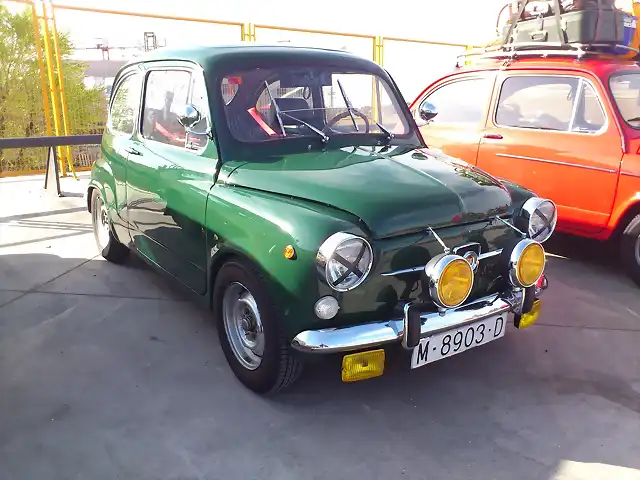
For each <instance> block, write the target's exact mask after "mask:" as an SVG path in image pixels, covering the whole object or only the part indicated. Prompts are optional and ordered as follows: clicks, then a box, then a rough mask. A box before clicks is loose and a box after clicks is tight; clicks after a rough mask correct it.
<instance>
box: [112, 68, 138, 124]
mask: <svg viewBox="0 0 640 480" xmlns="http://www.w3.org/2000/svg"><path fill="white" fill-rule="evenodd" d="M139 105H140V75H139V74H135V73H134V74H132V75H129V76H128V77H126V78H125V79H124V80H123V81H122V82H120V85H118V87H117V90H116V92H115V94H114V97H113V101H112V102H111V110H110V112H109V129H110V130H112V131H114V132H117V133H124V134H128V135H131V134H132V133H133V130H134V128H135V123H136V116H137V114H138V107H139Z"/></svg>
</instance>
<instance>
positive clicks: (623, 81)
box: [609, 72, 640, 129]
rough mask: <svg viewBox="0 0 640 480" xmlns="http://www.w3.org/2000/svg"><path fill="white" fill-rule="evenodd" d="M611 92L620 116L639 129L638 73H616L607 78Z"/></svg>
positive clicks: (639, 87) (639, 88) (639, 90)
mask: <svg viewBox="0 0 640 480" xmlns="http://www.w3.org/2000/svg"><path fill="white" fill-rule="evenodd" d="M609 86H610V87H611V93H612V94H613V98H614V100H615V101H616V105H617V106H618V109H619V110H620V114H621V115H622V118H624V120H625V122H627V123H628V124H629V125H630V126H631V127H633V128H638V129H640V73H635V72H633V73H631V72H630V73H617V74H614V75H613V76H612V77H611V79H610V80H609Z"/></svg>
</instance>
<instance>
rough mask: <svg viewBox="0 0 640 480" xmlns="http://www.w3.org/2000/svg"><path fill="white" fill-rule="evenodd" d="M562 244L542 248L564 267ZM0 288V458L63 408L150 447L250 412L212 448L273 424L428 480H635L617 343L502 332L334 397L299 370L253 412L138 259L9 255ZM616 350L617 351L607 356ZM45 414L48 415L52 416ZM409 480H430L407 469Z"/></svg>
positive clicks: (633, 419) (189, 304)
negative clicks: (581, 477) (175, 416)
mask: <svg viewBox="0 0 640 480" xmlns="http://www.w3.org/2000/svg"><path fill="white" fill-rule="evenodd" d="M568 242H569V243H571V242H572V239H569V240H568ZM562 245H563V244H562V242H560V247H557V246H553V247H551V248H550V247H549V246H547V248H548V250H549V251H551V252H554V253H555V252H565V251H564V250H562V249H561V248H562ZM565 246H566V245H565ZM565 253H570V254H571V256H570V257H569V260H570V262H573V261H574V259H575V258H576V256H575V255H576V253H577V249H576V248H575V246H571V245H568V246H567V250H566V252H565ZM578 253H579V255H583V254H584V255H585V257H584V260H583V259H582V257H581V260H580V261H579V262H578V261H576V263H577V265H578V266H577V267H575V268H588V269H591V270H595V271H596V276H604V277H607V278H609V277H612V276H613V275H620V273H616V272H615V270H614V271H610V269H609V266H608V265H607V264H604V265H600V264H599V263H598V262H594V263H588V264H587V266H586V267H583V263H582V262H585V261H587V260H588V259H589V258H591V257H592V256H593V253H590V252H589V251H588V250H585V251H584V252H581V253H580V252H578ZM557 255H561V254H560V253H558V254H557ZM598 255H599V254H598ZM564 256H566V255H564ZM33 257H35V258H33ZM20 265H25V266H27V265H28V266H29V268H41V269H44V270H46V271H47V272H51V278H52V279H53V280H52V281H50V282H45V283H44V284H39V285H37V286H36V287H34V288H32V289H30V290H27V291H14V290H11V276H12V275H14V274H16V272H17V271H19V269H20ZM562 265H564V264H562ZM26 270H28V269H26ZM26 270H25V271H24V272H22V273H21V275H28V271H26ZM570 276H571V275H570ZM625 281H626V280H625ZM623 283H624V282H623ZM3 288H4V289H5V290H0V392H4V393H2V394H0V397H1V399H2V403H3V404H4V405H5V406H6V407H7V408H6V409H3V411H4V412H5V413H4V414H1V413H0V424H3V425H5V427H4V428H3V432H2V433H0V445H2V444H3V443H7V442H10V440H11V437H12V436H19V435H23V434H24V430H25V428H26V429H27V430H28V429H29V428H31V427H30V425H32V424H33V423H34V422H36V423H37V422H39V421H41V420H38V419H43V418H46V419H47V421H49V422H50V420H49V417H50V416H51V415H53V416H54V417H56V416H65V415H69V413H65V412H67V410H71V409H73V411H76V410H80V411H83V410H84V411H86V412H89V413H88V415H89V418H91V419H93V418H95V420H88V421H89V427H86V428H90V426H91V425H93V423H92V422H95V423H96V428H106V429H107V430H108V429H109V428H110V427H108V426H107V427H105V426H104V425H108V424H109V422H111V421H117V422H120V423H122V422H125V423H126V422H129V421H131V422H137V424H138V425H139V427H140V428H143V429H144V428H148V433H150V432H154V433H153V435H159V436H162V432H163V430H162V428H165V427H166V428H167V429H169V428H173V429H174V433H175V429H181V428H186V427H185V426H188V425H192V426H193V425H194V422H198V421H199V419H200V418H201V417H206V418H209V417H210V416H211V415H214V416H215V415H218V416H225V415H229V416H230V417H232V418H236V419H238V418H244V416H245V415H246V412H247V411H251V412H253V414H252V415H253V416H255V415H257V416H258V417H259V419H258V420H256V418H254V419H253V420H252V421H251V422H249V421H246V422H245V421H244V420H235V421H234V422H231V423H230V424H228V425H226V424H222V425H220V424H216V425H217V427H216V428H217V430H216V431H215V432H209V433H206V435H217V436H220V435H223V436H224V435H225V434H230V433H229V432H232V431H233V432H236V433H235V434H237V432H238V431H241V432H242V431H244V430H247V432H249V431H251V432H252V433H251V435H253V436H254V438H255V436H256V435H257V438H258V439H260V438H262V436H263V435H265V434H266V433H265V432H263V431H262V429H263V428H266V425H267V424H268V425H272V426H273V425H276V426H278V428H279V429H282V432H281V433H279V434H278V438H279V439H280V440H279V441H280V442H281V443H283V444H284V445H289V444H290V443H291V445H294V444H295V443H296V442H299V441H301V440H300V439H301V438H304V437H305V436H306V437H308V438H317V439H323V440H322V441H320V440H318V442H312V444H313V449H314V455H320V456H323V455H325V456H333V457H334V458H336V461H338V462H345V461H347V460H346V458H342V457H341V455H346V456H347V457H348V456H349V455H351V454H352V453H354V452H355V454H356V455H365V456H366V452H367V451H372V452H373V451H375V452H385V451H386V452H392V453H386V454H385V455H392V456H400V457H405V458H413V459H416V458H424V457H423V456H424V455H425V454H424V452H425V451H426V452H431V453H429V456H430V460H429V462H431V463H430V470H431V471H432V472H435V473H434V478H442V476H443V475H445V473H446V474H447V475H448V477H450V478H453V477H455V478H471V477H473V476H475V477H476V478H513V472H514V471H518V470H519V469H523V468H524V469H525V470H524V471H525V472H526V473H523V475H522V476H521V477H520V478H553V477H552V476H551V473H552V472H555V471H556V470H557V469H558V468H559V465H560V464H561V463H562V462H563V461H565V460H571V461H577V462H594V461H597V462H598V463H605V464H611V465H617V466H621V467H630V468H640V465H639V464H638V461H639V459H638V458H637V457H636V456H635V455H633V454H632V453H631V452H633V451H634V450H633V449H634V448H637V447H639V446H640V445H638V438H637V430H636V428H637V426H638V420H637V419H638V416H639V415H640V403H639V401H638V398H639V397H640V390H639V389H640V384H638V383H637V381H640V375H638V377H637V378H636V383H634V380H633V378H634V377H633V369H634V368H635V367H634V366H633V365H634V364H633V363H632V362H633V360H634V359H635V362H636V363H635V365H637V362H638V353H637V349H635V350H633V352H631V349H630V345H631V344H630V343H629V342H631V341H632V340H633V339H629V338H628V336H629V334H628V333H625V332H612V335H615V333H620V338H619V337H617V336H612V337H611V338H607V339H605V341H604V342H603V339H602V338H599V339H597V340H598V341H595V340H594V339H592V338H591V337H590V336H589V335H588V334H585V333H584V332H574V333H572V329H569V328H566V329H557V330H553V329H551V328H546V327H544V326H541V327H533V328H531V329H528V330H525V331H516V330H515V329H514V328H512V327H511V328H510V329H509V331H508V332H507V335H506V337H505V339H503V340H500V341H497V342H493V343H490V344H488V345H486V346H483V347H482V348H478V349H474V350H471V351H469V352H465V353H464V354H462V355H458V356H455V357H452V358H449V359H446V360H444V361H440V362H436V363H434V364H431V365H428V366H427V367H425V368H421V369H417V370H414V371H409V370H408V369H407V362H406V361H405V360H406V358H404V357H403V356H402V355H397V356H395V355H393V356H391V357H390V365H389V366H388V368H387V371H386V372H385V375H383V376H382V377H380V378H376V379H372V380H368V381H364V382H358V383H353V384H344V383H342V382H341V380H340V363H339V358H338V359H335V358H334V359H331V360H330V361H328V362H321V363H317V364H316V363H314V364H311V365H308V366H307V368H306V370H305V372H304V374H303V377H302V378H301V379H300V381H299V382H298V383H297V384H295V385H294V386H293V387H291V389H290V390H287V391H285V392H282V393H281V394H280V395H277V396H273V397H268V398H263V397H258V396H256V395H254V394H252V393H251V392H248V391H247V390H246V389H245V388H244V387H243V386H242V385H241V384H240V383H239V382H238V381H237V380H236V379H235V377H233V375H232V374H231V372H230V369H229V368H228V366H227V364H226V362H225V359H224V356H223V354H222V352H221V349H220V346H219V344H218V339H217V332H216V329H215V327H214V326H213V325H212V322H211V315H210V313H209V312H208V311H207V310H206V309H205V308H204V307H202V306H198V305H197V304H195V303H194V302H193V301H192V300H193V299H192V297H191V295H189V294H187V293H185V292H183V291H182V290H181V289H179V288H176V285H175V284H174V283H173V282H172V281H171V280H169V279H165V278H164V277H161V276H160V275H159V274H157V273H155V272H153V271H152V270H151V269H150V268H149V267H147V266H146V265H145V264H144V263H143V262H142V261H141V260H139V259H137V258H135V257H132V258H130V259H129V260H128V261H127V262H126V263H125V265H122V266H119V265H112V264H109V263H107V262H105V261H103V260H101V259H97V258H95V259H89V260H87V259H82V258H61V257H59V256H57V255H46V254H30V255H29V254H27V255H4V256H0V289H3ZM635 335H638V333H637V332H636V333H635ZM625 336H626V337H627V338H625ZM612 342H620V343H619V344H617V345H616V346H615V348H610V346H607V344H610V343H612ZM625 342H627V343H625ZM63 352H64V353H63ZM586 352H588V357H585V355H586ZM12 366H13V367H12ZM151 366H153V367H155V369H152V367H151ZM116 397H117V401H118V403H119V404H121V405H123V407H121V408H120V409H119V410H118V411H117V412H116V413H117V418H116V420H114V417H112V416H113V415H116V414H115V413H114V412H113V407H107V408H105V407H106V405H107V404H109V402H112V401H114V398H116ZM98 398H100V400H96V399H98ZM47 399H49V400H51V399H57V401H53V400H52V401H51V405H49V406H47V405H48V404H47ZM169 399H170V402H177V403H175V405H172V408H173V409H176V410H179V411H180V413H179V419H180V422H181V423H173V421H172V420H171V419H170V418H169V417H166V409H167V408H170V407H169V406H168V404H167V402H168V401H169ZM57 403H61V405H66V406H67V407H66V409H65V410H64V411H63V410H60V408H62V407H59V405H57ZM69 405H71V407H69ZM125 406H126V407H125ZM47 408H49V409H50V410H51V413H47V412H46V411H43V410H42V409H44V410H46V409H47ZM93 409H95V411H93ZM127 409H128V410H127ZM92 411H93V413H91V412H92ZM171 411H173V410H171ZM9 412H10V413H9ZM154 416H156V417H155V418H154ZM141 417H142V418H144V419H145V420H144V421H145V422H148V423H144V422H142V423H141V420H140V418H141ZM176 421H177V420H176ZM245 423H246V424H245ZM61 425H62V423H61ZM158 425H161V426H162V427H159V426H158ZM611 425H617V427H616V430H615V431H611V430H610V426H611ZM294 426H295V428H294ZM48 428H49V429H51V428H54V427H51V426H50V427H48ZM58 428H62V427H58ZM158 429H160V430H158ZM238 429H239V430H238ZM256 431H257V433H256ZM225 432H226V433H225ZM603 432H606V433H603ZM634 432H635V433H634ZM32 433H33V434H34V435H35V432H32ZM185 434H186V431H185ZM200 434H202V432H200ZM283 435H284V436H283ZM585 439H590V440H585ZM36 440H37V438H34V440H33V441H34V442H35V441H36ZM263 440H264V441H265V442H266V441H267V440H266V437H265V438H264V439H263ZM87 441H90V440H89V439H87ZM254 441H257V440H254ZM45 442H46V440H45ZM202 442H203V443H204V444H206V443H207V439H202ZM634 442H635V443H634ZM622 444H625V447H621V445H622ZM359 445H360V446H359ZM338 447H340V449H341V450H340V452H351V453H349V454H348V455H347V453H338V452H337V451H336V450H335V449H336V448H338ZM158 448H160V446H158ZM162 448H164V447H162ZM284 448H287V447H286V446H285V447H284ZM291 448H293V447H291ZM5 453H6V452H5ZM3 457H5V455H3V454H2V448H1V447H0V459H1V458H3ZM400 457H398V458H400ZM394 458H395V457H394ZM378 460H379V459H378ZM425 461H426V460H425ZM440 462H445V463H447V462H448V463H447V465H442V464H441V463H440ZM418 463H419V462H418ZM472 465H473V468H472ZM15 468H16V469H19V468H20V467H15ZM403 468H405V467H403ZM15 471H16V472H18V470H15ZM405 473H406V474H407V477H406V478H424V477H421V476H420V475H423V474H424V471H422V470H420V469H419V467H418V465H417V464H416V462H408V463H407V466H406V472H405V471H403V472H402V475H404V474H405ZM25 478H26V477H25ZM403 478H405V477H403Z"/></svg>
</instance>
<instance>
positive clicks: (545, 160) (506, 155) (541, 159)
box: [496, 153, 617, 173]
mask: <svg viewBox="0 0 640 480" xmlns="http://www.w3.org/2000/svg"><path fill="white" fill-rule="evenodd" d="M496 156H498V157H505V158H517V159H519V160H531V161H532V162H542V163H552V164H554V165H564V166H566V167H576V168H584V169H586V170H595V171H597V172H606V173H615V172H617V170H615V169H610V168H601V167H591V166H588V165H578V164H577V163H569V162H558V161H557V160H547V159H544V158H535V157H523V156H522V155H511V154H508V153H496Z"/></svg>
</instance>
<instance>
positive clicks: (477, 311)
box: [291, 291, 523, 353]
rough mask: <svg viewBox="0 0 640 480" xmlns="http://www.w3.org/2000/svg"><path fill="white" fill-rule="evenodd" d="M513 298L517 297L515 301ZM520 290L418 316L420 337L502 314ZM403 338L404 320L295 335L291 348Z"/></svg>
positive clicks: (348, 346)
mask: <svg viewBox="0 0 640 480" xmlns="http://www.w3.org/2000/svg"><path fill="white" fill-rule="evenodd" d="M516 297H517V298H516ZM522 298H523V295H522V291H518V292H511V296H510V297H509V298H504V299H503V298H500V297H499V295H489V296H487V297H484V298H481V299H479V300H476V301H474V302H472V303H469V304H467V305H462V306H460V307H458V308H454V309H450V310H446V311H445V313H444V314H440V313H438V312H434V313H425V314H423V315H421V317H420V318H421V319H422V327H421V328H420V338H424V337H428V336H430V335H434V334H436V333H439V332H443V331H446V330H450V329H452V328H457V327H460V326H463V325H466V324H469V323H473V322H477V321H479V320H482V319H484V318H487V317H491V316H494V315H500V314H503V313H504V314H506V313H509V312H510V311H512V310H513V308H514V305H515V306H517V305H518V299H520V302H519V303H522V301H521V300H522ZM403 337H404V318H398V319H393V320H383V321H380V322H372V323H365V324H361V325H353V326H349V327H341V328H325V329H321V330H306V331H304V332H301V333H299V334H298V335H296V336H295V338H294V339H293V340H292V342H291V346H292V347H293V348H294V349H296V350H298V351H300V352H306V353H335V352H348V351H353V350H360V349H363V348H369V347H374V346H378V345H384V344H387V343H394V342H400V341H401V340H402V338H403Z"/></svg>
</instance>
